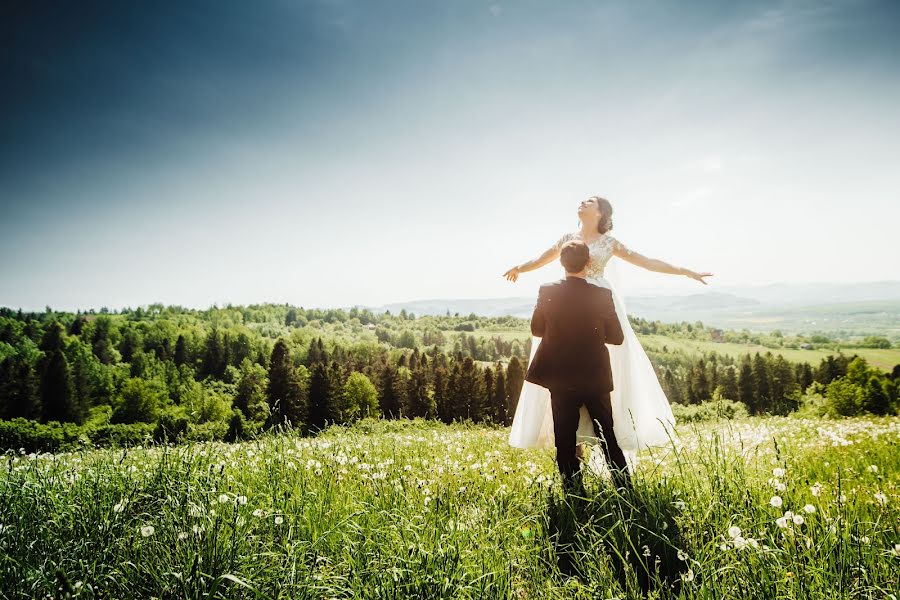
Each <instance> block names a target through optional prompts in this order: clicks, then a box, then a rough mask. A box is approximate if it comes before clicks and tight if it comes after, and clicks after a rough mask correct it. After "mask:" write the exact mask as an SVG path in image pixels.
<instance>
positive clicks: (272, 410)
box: [248, 339, 307, 427]
mask: <svg viewBox="0 0 900 600" xmlns="http://www.w3.org/2000/svg"><path fill="white" fill-rule="evenodd" d="M304 392H305V390H304V389H303V385H302V382H301V380H300V378H299V376H298V374H297V371H296V369H295V368H294V364H293V361H292V360H291V352H290V348H289V347H288V345H287V343H286V342H285V341H284V340H281V339H279V340H278V341H277V342H275V347H274V348H273V349H272V358H271V360H270V361H269V384H268V387H267V389H266V396H267V399H268V402H269V414H270V417H269V418H270V422H271V424H273V425H274V424H279V423H284V422H285V421H290V422H291V423H292V424H293V425H294V426H295V427H302V426H303V425H304V423H305V421H306V415H307V400H306V397H305V393H304ZM248 409H249V405H248Z"/></svg>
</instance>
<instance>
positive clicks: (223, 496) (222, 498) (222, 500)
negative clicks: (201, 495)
mask: <svg viewBox="0 0 900 600" xmlns="http://www.w3.org/2000/svg"><path fill="white" fill-rule="evenodd" d="M226 502H228V494H219V504H225V503H226Z"/></svg>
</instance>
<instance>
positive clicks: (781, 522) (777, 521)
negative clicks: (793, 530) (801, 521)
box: [775, 517, 788, 529]
mask: <svg viewBox="0 0 900 600" xmlns="http://www.w3.org/2000/svg"><path fill="white" fill-rule="evenodd" d="M775 524H776V525H778V526H779V527H781V528H782V529H784V528H785V527H787V526H788V518H787V517H778V518H777V519H775Z"/></svg>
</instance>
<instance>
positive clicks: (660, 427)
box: [509, 232, 677, 472]
mask: <svg viewBox="0 0 900 600" xmlns="http://www.w3.org/2000/svg"><path fill="white" fill-rule="evenodd" d="M572 239H581V234H580V232H575V233H569V234H566V235H564V236H563V237H562V238H560V240H559V242H557V247H560V246H562V244H563V243H564V242H567V241H569V240H572ZM617 247H622V248H624V246H621V243H620V242H619V241H618V240H616V239H615V238H613V237H612V236H610V235H606V234H604V235H601V236H600V238H598V239H597V240H595V241H594V242H592V243H590V244H588V248H589V249H590V254H591V260H590V263H589V264H588V267H587V280H588V282H590V283H593V284H594V285H598V286H601V287H605V288H609V290H610V291H611V292H612V297H613V303H614V304H615V308H616V313H617V314H618V317H619V322H620V323H621V325H622V332H623V333H624V334H625V339H624V341H623V342H622V344H621V345H612V344H608V345H607V348H608V349H609V361H610V366H611V368H612V376H613V387H614V389H613V391H612V393H611V394H610V401H611V402H612V413H613V430H614V431H615V434H616V440H617V441H618V443H619V446H620V447H621V448H622V451H623V452H624V454H625V458H626V459H627V461H628V464H629V467H632V466H633V464H634V459H635V457H636V455H637V452H638V451H639V450H642V449H647V448H653V447H659V446H671V445H672V444H675V443H677V438H676V437H675V431H674V428H675V417H674V416H673V415H672V408H671V407H670V406H669V400H668V399H667V398H666V395H665V393H664V392H663V390H662V387H661V386H660V384H659V379H658V378H657V377H656V372H655V371H654V370H653V366H652V365H651V364H650V359H648V358H647V353H646V352H644V349H643V347H641V343H640V342H639V341H638V339H637V336H636V335H635V333H634V330H633V329H632V328H631V323H630V322H629V321H628V315H627V314H626V312H625V305H624V303H623V302H622V300H621V299H620V298H619V296H618V294H616V291H615V290H614V289H613V287H612V286H611V285H610V283H609V281H608V280H607V278H606V277H604V274H605V273H606V270H607V263H609V260H610V258H612V256H613V253H614V252H615V250H616V248H617ZM626 252H627V249H626ZM540 342H541V338H537V337H535V338H532V343H531V357H530V358H529V363H530V361H531V360H532V359H534V354H535V352H536V351H537V348H538V345H539V344H540ZM576 435H577V440H578V441H579V442H587V443H594V444H596V443H597V442H598V441H599V440H598V439H597V438H596V436H595V434H594V428H593V425H592V423H591V418H590V415H589V414H588V411H587V409H586V408H585V407H584V406H582V407H581V419H580V421H579V423H578V432H577V434H576ZM509 444H510V445H511V446H514V447H516V448H552V447H554V446H555V443H554V436H553V411H552V410H551V408H550V391H549V390H547V389H546V388H544V387H541V386H539V385H535V384H533V383H530V382H528V381H526V382H525V384H524V385H523V386H522V392H521V394H520V395H519V403H518V405H517V406H516V413H515V416H514V417H513V422H512V429H511V431H510V433H509ZM589 468H590V469H591V470H593V471H596V472H603V471H605V470H606V461H605V459H604V458H603V454H602V453H601V452H591V459H590V462H589Z"/></svg>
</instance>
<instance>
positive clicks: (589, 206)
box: [578, 198, 600, 220]
mask: <svg viewBox="0 0 900 600" xmlns="http://www.w3.org/2000/svg"><path fill="white" fill-rule="evenodd" d="M578 218H579V219H581V220H585V219H599V218H600V206H599V205H598V204H597V199H596V198H588V199H587V200H583V201H582V202H581V204H579V205H578Z"/></svg>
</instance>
